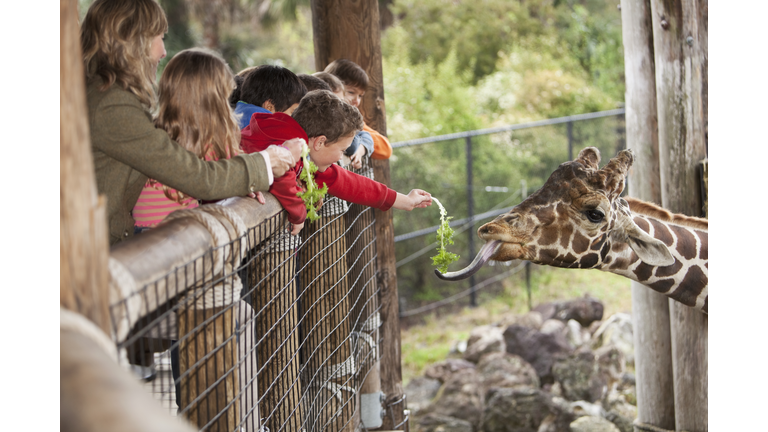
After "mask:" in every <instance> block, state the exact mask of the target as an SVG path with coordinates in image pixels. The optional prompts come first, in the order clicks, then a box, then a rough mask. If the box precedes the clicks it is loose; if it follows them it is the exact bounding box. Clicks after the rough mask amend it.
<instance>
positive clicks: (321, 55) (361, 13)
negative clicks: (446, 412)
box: [312, 0, 408, 430]
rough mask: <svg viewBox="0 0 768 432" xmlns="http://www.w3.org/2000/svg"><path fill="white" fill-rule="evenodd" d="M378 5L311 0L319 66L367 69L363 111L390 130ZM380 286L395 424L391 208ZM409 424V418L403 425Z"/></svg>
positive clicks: (382, 177) (378, 174) (382, 167)
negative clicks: (346, 64)
mask: <svg viewBox="0 0 768 432" xmlns="http://www.w3.org/2000/svg"><path fill="white" fill-rule="evenodd" d="M379 25H380V23H379V6H378V3H377V2H376V1H372V0H361V1H356V2H353V1H349V0H346V1H345V0H313V1H312V27H313V31H314V42H315V66H316V67H317V69H318V70H323V69H324V68H325V67H326V66H327V65H328V63H330V62H331V61H333V60H336V59H339V58H346V59H349V60H351V61H353V62H355V63H357V64H358V65H360V67H362V68H363V69H364V70H365V71H366V73H367V74H368V80H369V85H368V89H367V90H366V92H365V96H364V97H363V102H362V106H361V111H362V113H363V117H364V118H365V123H366V124H367V125H369V126H370V127H372V128H373V129H375V130H376V131H378V132H379V133H381V134H384V135H386V130H387V125H386V110H385V104H384V82H383V75H382V68H381V37H380V30H379ZM371 165H372V166H373V170H374V171H373V172H374V178H375V179H376V181H378V182H381V183H384V184H386V185H389V184H390V176H389V160H372V161H371ZM375 215H376V224H375V226H376V249H377V259H376V264H377V267H378V278H377V279H378V287H379V290H380V292H381V295H380V298H381V320H382V326H381V337H382V342H381V345H380V348H381V370H380V373H381V388H382V391H383V392H384V394H385V396H386V410H387V414H386V416H385V417H384V424H383V425H382V426H381V429H383V430H391V429H395V427H396V426H398V425H401V424H402V423H403V422H404V420H405V416H404V408H405V401H404V393H403V383H402V380H403V379H402V365H401V363H400V321H399V313H398V297H397V273H396V270H395V236H394V227H393V223H392V210H388V211H386V212H382V211H380V210H376V211H375ZM399 427H403V428H406V429H407V427H408V425H407V423H406V424H405V425H404V426H399Z"/></svg>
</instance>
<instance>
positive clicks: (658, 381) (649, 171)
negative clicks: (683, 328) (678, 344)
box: [621, 0, 675, 429]
mask: <svg viewBox="0 0 768 432" xmlns="http://www.w3.org/2000/svg"><path fill="white" fill-rule="evenodd" d="M621 18H622V26H621V27H622V40H623V43H624V70H625V76H626V94H625V106H626V114H625V119H626V130H627V133H626V137H627V138H626V139H627V148H630V149H632V150H633V151H634V154H635V160H634V162H633V164H632V170H631V172H630V176H629V179H628V184H629V194H630V195H631V196H633V197H636V198H639V199H642V200H644V201H650V202H654V203H661V178H660V174H659V139H658V121H657V117H656V115H657V114H656V79H655V67H654V54H653V30H652V28H651V23H652V20H651V9H650V4H649V3H648V2H647V0H622V1H621ZM631 286H632V321H633V337H634V342H635V374H636V378H637V380H636V383H637V384H636V391H637V419H638V421H639V422H642V423H645V424H650V425H653V426H657V427H660V428H663V429H674V427H675V404H674V385H673V379H672V350H671V343H672V342H671V335H670V330H669V307H668V301H667V297H666V296H664V295H663V294H660V293H658V292H655V291H653V290H651V289H649V288H648V287H647V286H645V285H643V284H641V283H638V282H634V281H633V282H632V284H631Z"/></svg>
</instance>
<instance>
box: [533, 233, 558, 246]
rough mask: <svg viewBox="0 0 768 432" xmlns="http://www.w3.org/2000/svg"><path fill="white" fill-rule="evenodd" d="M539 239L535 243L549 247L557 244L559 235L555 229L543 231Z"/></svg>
mask: <svg viewBox="0 0 768 432" xmlns="http://www.w3.org/2000/svg"><path fill="white" fill-rule="evenodd" d="M542 231H543V232H542V234H541V237H539V241H538V242H537V243H538V244H539V245H541V246H549V245H551V244H554V243H556V242H557V240H558V237H559V234H558V231H559V230H557V229H544V230H542Z"/></svg>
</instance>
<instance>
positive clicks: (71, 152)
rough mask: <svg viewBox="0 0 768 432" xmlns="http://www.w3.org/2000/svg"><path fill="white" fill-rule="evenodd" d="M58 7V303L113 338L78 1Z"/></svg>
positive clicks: (102, 214)
mask: <svg viewBox="0 0 768 432" xmlns="http://www.w3.org/2000/svg"><path fill="white" fill-rule="evenodd" d="M60 6H61V30H60V44H61V60H60V66H61V76H60V82H59V84H60V88H61V92H60V97H59V100H60V104H61V110H60V131H61V148H60V150H61V165H60V167H61V172H60V175H61V182H60V187H59V191H60V197H61V202H60V207H59V209H60V213H61V226H60V229H61V235H60V244H61V249H60V265H61V272H60V302H61V305H62V306H63V307H65V308H67V309H70V310H73V311H76V312H79V313H80V314H82V315H84V316H85V317H87V318H88V319H90V320H91V321H93V322H94V323H96V325H98V326H99V327H100V328H101V329H102V330H103V331H104V332H105V333H106V334H110V332H111V328H110V320H109V296H108V292H107V288H108V282H109V279H108V271H107V260H108V257H109V242H108V240H107V217H106V200H105V199H104V198H103V197H98V196H97V192H96V181H95V171H94V168H93V156H92V155H91V145H90V135H89V132H88V110H87V107H86V102H85V73H84V72H83V60H82V59H83V56H82V52H81V50H80V29H79V25H78V22H77V16H78V15H77V1H75V0H61V2H60Z"/></svg>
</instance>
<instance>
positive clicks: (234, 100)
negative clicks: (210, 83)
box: [228, 75, 244, 108]
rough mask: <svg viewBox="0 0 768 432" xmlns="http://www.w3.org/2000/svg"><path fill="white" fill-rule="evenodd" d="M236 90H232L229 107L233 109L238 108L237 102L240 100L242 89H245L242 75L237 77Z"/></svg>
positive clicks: (235, 77)
mask: <svg viewBox="0 0 768 432" xmlns="http://www.w3.org/2000/svg"><path fill="white" fill-rule="evenodd" d="M234 79H235V88H234V89H233V90H232V93H231V94H230V95H229V99H228V100H229V106H231V107H232V108H235V107H236V106H237V101H239V100H240V89H241V88H242V87H243V81H244V80H243V77H241V76H240V75H235V76H234Z"/></svg>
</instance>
